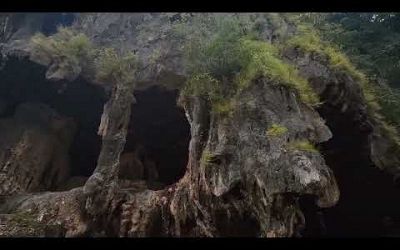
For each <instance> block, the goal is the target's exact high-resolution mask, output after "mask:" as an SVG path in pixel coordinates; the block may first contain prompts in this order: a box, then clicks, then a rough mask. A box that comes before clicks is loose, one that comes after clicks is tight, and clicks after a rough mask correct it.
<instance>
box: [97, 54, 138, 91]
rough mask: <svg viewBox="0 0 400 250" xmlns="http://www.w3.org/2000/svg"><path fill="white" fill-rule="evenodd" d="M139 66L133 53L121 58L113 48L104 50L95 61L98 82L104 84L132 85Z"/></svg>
mask: <svg viewBox="0 0 400 250" xmlns="http://www.w3.org/2000/svg"><path fill="white" fill-rule="evenodd" d="M137 64H138V62H137V58H136V56H135V55H134V54H132V53H127V55H125V56H123V57H121V56H119V55H118V54H117V52H116V51H115V50H114V49H112V48H106V49H102V50H100V51H99V52H98V55H97V57H96V59H95V68H96V80H97V81H99V82H103V83H116V82H118V83H125V84H132V83H133V82H134V79H135V70H136V68H137Z"/></svg>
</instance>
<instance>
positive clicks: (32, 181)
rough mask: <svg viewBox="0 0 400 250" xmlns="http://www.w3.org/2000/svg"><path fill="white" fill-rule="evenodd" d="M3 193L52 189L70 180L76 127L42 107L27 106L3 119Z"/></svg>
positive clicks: (0, 161)
mask: <svg viewBox="0 0 400 250" xmlns="http://www.w3.org/2000/svg"><path fill="white" fill-rule="evenodd" d="M0 129H1V131H2V140H1V141H0V149H1V150H0V166H1V174H0V176H1V177H0V183H1V184H0V187H1V188H0V194H1V195H10V194H17V193H25V192H34V191H40V190H42V189H47V190H48V189H51V188H54V187H55V186H57V185H58V184H59V183H61V182H62V181H64V179H65V178H67V177H68V174H69V173H68V171H69V162H68V150H69V145H70V144H71V143H72V138H73V135H74V132H75V124H74V122H73V121H72V120H69V119H66V118H64V117H61V116H59V115H58V114H57V113H55V111H54V110H52V109H50V108H48V107H47V106H45V105H43V104H35V103H24V104H21V105H19V106H18V107H17V108H16V111H15V114H14V116H13V117H11V118H3V119H1V120H0Z"/></svg>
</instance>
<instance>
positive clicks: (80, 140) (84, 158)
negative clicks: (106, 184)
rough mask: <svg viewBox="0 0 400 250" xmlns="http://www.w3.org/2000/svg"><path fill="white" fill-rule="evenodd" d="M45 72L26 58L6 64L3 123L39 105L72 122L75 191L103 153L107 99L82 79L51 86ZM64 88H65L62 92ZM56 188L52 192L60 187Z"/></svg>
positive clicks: (0, 97) (1, 84) (0, 106)
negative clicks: (27, 105) (22, 107)
mask: <svg viewBox="0 0 400 250" xmlns="http://www.w3.org/2000/svg"><path fill="white" fill-rule="evenodd" d="M45 72H46V68H45V67H43V66H41V65H38V64H35V63H33V62H31V61H29V60H28V59H26V58H14V57H11V58H9V59H8V60H7V61H6V64H5V65H4V68H3V69H2V70H1V71H0V79H1V81H0V119H4V118H7V117H12V116H13V115H14V113H15V111H16V108H17V107H18V106H19V105H21V104H24V103H35V104H36V103H39V104H40V105H44V106H46V107H49V108H50V109H52V110H55V111H56V112H57V114H58V115H60V116H61V117H64V118H68V119H72V120H73V122H74V124H75V125H76V127H75V128H76V129H75V133H74V134H73V139H72V143H71V145H70V147H69V150H68V156H67V157H68V159H69V160H68V161H69V164H68V165H69V167H70V173H69V178H68V179H69V180H70V179H72V178H73V177H75V178H74V179H75V182H76V183H75V184H73V185H74V186H73V187H76V186H77V185H78V186H79V185H83V183H84V180H85V178H87V177H89V176H90V175H91V174H92V173H93V171H94V169H95V168H96V164H97V158H98V155H99V153H100V149H101V137H100V136H99V135H97V129H98V126H99V123H100V118H101V115H102V112H103V105H104V103H105V102H106V101H107V96H106V94H105V93H104V91H103V90H102V89H100V88H99V87H97V86H94V85H92V84H89V83H88V82H86V81H85V80H83V79H79V78H78V79H77V80H75V81H73V82H67V81H60V82H52V81H49V80H47V79H45ZM61 86H66V88H65V89H64V90H63V91H62V92H61V91H60V87H61ZM0 133H1V131H0ZM78 179H79V181H77V180H78ZM77 182H79V184H78V183H77ZM68 185H69V184H68ZM53 188H54V190H49V191H55V190H58V188H60V187H59V186H58V187H53ZM65 188H67V187H65Z"/></svg>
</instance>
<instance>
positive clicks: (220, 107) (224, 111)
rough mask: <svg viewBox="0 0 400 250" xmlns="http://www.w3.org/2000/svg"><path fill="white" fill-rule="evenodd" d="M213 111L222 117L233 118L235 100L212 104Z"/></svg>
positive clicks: (222, 100) (218, 101) (219, 101)
mask: <svg viewBox="0 0 400 250" xmlns="http://www.w3.org/2000/svg"><path fill="white" fill-rule="evenodd" d="M211 108H212V111H213V112H214V113H215V114H219V115H221V116H227V117H232V115H233V100H232V99H221V100H216V101H214V102H213V103H212V107H211Z"/></svg>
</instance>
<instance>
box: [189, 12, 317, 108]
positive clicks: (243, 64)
mask: <svg viewBox="0 0 400 250" xmlns="http://www.w3.org/2000/svg"><path fill="white" fill-rule="evenodd" d="M243 27H247V26H246V23H243V20H241V19H235V18H233V17H231V18H221V20H220V21H219V26H217V29H216V30H215V33H213V34H212V36H211V37H209V36H207V37H204V36H201V35H198V36H197V37H196V39H193V38H192V39H190V40H189V41H188V43H187V45H186V53H185V59H186V61H187V63H186V64H187V69H188V73H189V74H190V75H191V77H189V80H188V84H187V88H190V89H192V90H193V89H199V88H201V89H203V90H205V92H202V93H203V94H208V95H210V96H214V97H215V96H216V94H218V95H221V96H220V97H223V98H230V97H233V96H234V95H236V94H238V93H240V92H241V91H242V90H243V89H245V88H247V87H248V86H249V84H250V83H251V81H252V80H254V79H256V78H260V77H265V78H267V79H269V80H270V82H271V83H272V84H277V85H283V86H287V87H289V88H292V89H293V90H295V91H296V92H298V94H299V96H300V99H301V100H302V101H303V102H304V103H307V104H310V105H315V104H317V103H318V102H319V101H318V96H317V95H316V94H315V92H314V91H313V90H312V88H311V87H310V86H309V84H308V82H307V81H306V80H305V79H303V78H301V77H300V76H299V75H298V73H297V71H296V69H295V68H294V67H293V66H291V65H289V64H287V63H285V62H284V61H283V60H282V59H281V58H280V56H279V50H278V49H277V48H276V47H275V46H274V45H272V44H270V43H268V42H264V41H260V40H257V35H256V34H254V33H253V32H251V30H252V29H249V28H248V29H245V28H243ZM246 30H247V31H246ZM249 30H250V31H249ZM201 75H203V76H204V75H208V78H209V79H208V80H205V79H203V80H205V81H201V82H200V81H197V83H198V84H201V87H193V84H195V83H196V81H193V79H197V78H199V76H201ZM211 78H212V79H211ZM217 83H218V84H217ZM207 84H216V86H209V87H205V85H207ZM207 91H208V92H207ZM213 91H216V92H217V93H215V92H213ZM184 93H186V94H188V93H190V91H184ZM192 94H198V93H194V92H192Z"/></svg>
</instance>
